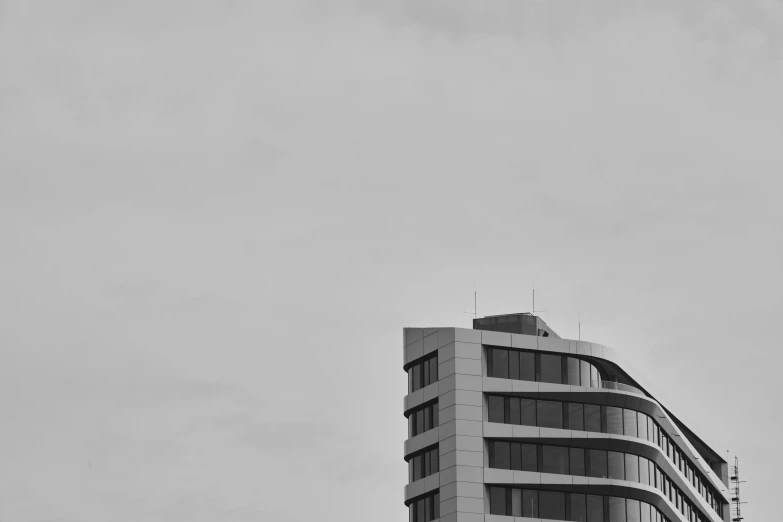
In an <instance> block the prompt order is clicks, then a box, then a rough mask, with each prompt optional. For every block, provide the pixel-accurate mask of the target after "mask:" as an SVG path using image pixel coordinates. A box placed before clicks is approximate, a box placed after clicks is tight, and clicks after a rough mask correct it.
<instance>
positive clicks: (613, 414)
mask: <svg viewBox="0 0 783 522" xmlns="http://www.w3.org/2000/svg"><path fill="white" fill-rule="evenodd" d="M606 433H613V434H615V435H622V434H623V410H622V408H615V407H614V406H607V407H606Z"/></svg>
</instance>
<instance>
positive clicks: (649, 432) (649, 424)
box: [645, 415, 656, 444]
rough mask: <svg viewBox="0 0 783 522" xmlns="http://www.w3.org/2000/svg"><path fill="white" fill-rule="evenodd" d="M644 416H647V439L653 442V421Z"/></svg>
mask: <svg viewBox="0 0 783 522" xmlns="http://www.w3.org/2000/svg"><path fill="white" fill-rule="evenodd" d="M645 417H647V440H649V441H650V442H652V443H653V444H655V443H656V442H655V421H654V420H652V419H651V418H650V417H648V416H647V415H645Z"/></svg>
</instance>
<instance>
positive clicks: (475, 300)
mask: <svg viewBox="0 0 783 522" xmlns="http://www.w3.org/2000/svg"><path fill="white" fill-rule="evenodd" d="M462 313H463V314H469V313H472V314H473V318H474V319H475V318H477V317H478V292H476V281H473V312H469V311H468V310H463V312H462Z"/></svg>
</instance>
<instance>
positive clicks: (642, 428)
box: [636, 412, 647, 439]
mask: <svg viewBox="0 0 783 522" xmlns="http://www.w3.org/2000/svg"><path fill="white" fill-rule="evenodd" d="M636 415H637V417H638V422H639V426H638V427H637V429H636V432H637V433H638V434H639V438H640V439H647V415H645V414H644V413H642V412H637V413H636Z"/></svg>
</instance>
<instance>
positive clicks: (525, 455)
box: [520, 444, 538, 471]
mask: <svg viewBox="0 0 783 522" xmlns="http://www.w3.org/2000/svg"><path fill="white" fill-rule="evenodd" d="M520 451H521V453H522V471H538V454H537V447H536V445H535V444H520Z"/></svg>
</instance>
